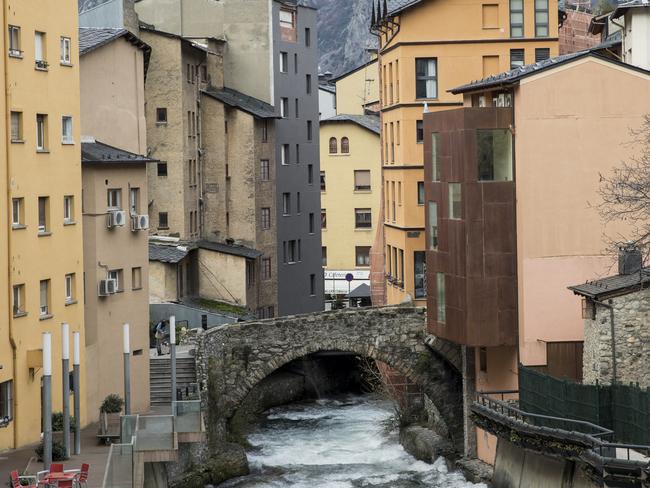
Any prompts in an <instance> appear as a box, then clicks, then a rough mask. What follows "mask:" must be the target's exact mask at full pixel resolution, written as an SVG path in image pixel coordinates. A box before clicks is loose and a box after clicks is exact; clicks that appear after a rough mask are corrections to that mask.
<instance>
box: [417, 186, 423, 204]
mask: <svg viewBox="0 0 650 488" xmlns="http://www.w3.org/2000/svg"><path fill="white" fill-rule="evenodd" d="M418 205H424V181H418Z"/></svg>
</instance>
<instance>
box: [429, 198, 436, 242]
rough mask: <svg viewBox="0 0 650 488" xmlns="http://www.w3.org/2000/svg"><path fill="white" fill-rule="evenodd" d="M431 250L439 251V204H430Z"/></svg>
mask: <svg viewBox="0 0 650 488" xmlns="http://www.w3.org/2000/svg"><path fill="white" fill-rule="evenodd" d="M429 249H430V250H432V251H435V250H436V249H438V204H437V203H436V202H429Z"/></svg>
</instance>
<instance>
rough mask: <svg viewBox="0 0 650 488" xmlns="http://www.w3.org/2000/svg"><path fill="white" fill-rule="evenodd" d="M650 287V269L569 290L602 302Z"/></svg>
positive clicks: (576, 286)
mask: <svg viewBox="0 0 650 488" xmlns="http://www.w3.org/2000/svg"><path fill="white" fill-rule="evenodd" d="M648 286H650V268H643V269H642V270H641V271H638V272H636V273H632V274H629V275H621V274H618V275H615V276H608V277H607V278H602V279H599V280H593V281H587V282H586V283H583V284H581V285H573V286H569V287H568V288H569V290H571V291H573V293H575V294H576V295H581V296H584V297H589V298H594V299H596V300H600V299H601V298H603V297H607V296H613V295H624V294H626V293H631V292H633V291H636V290H642V289H643V288H646V287H648Z"/></svg>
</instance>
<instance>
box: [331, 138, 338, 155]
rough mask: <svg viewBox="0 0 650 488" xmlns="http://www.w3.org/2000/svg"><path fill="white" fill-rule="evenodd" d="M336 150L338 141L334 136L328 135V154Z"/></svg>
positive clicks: (334, 152)
mask: <svg viewBox="0 0 650 488" xmlns="http://www.w3.org/2000/svg"><path fill="white" fill-rule="evenodd" d="M337 152H338V143H337V141H336V137H330V154H336V153H337Z"/></svg>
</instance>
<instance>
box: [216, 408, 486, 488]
mask: <svg viewBox="0 0 650 488" xmlns="http://www.w3.org/2000/svg"><path fill="white" fill-rule="evenodd" d="M391 414H392V412H391V407H390V404H388V403H387V402H385V401H381V400H378V399H376V398H374V397H371V396H354V397H346V398H344V399H337V400H318V401H316V402H311V403H296V404H292V405H289V406H285V407H279V408H275V409H272V410H270V411H269V412H267V415H266V418H265V420H264V421H263V423H262V425H261V426H260V427H259V428H258V429H257V430H256V431H255V432H254V433H253V434H252V435H250V436H249V437H248V441H249V442H250V443H251V445H252V446H254V448H253V449H252V450H251V451H250V452H249V454H248V458H249V461H250V465H251V474H250V476H246V477H244V478H239V479H235V480H231V481H229V482H227V483H224V484H223V485H220V488H221V487H228V488H253V487H255V488H263V487H264V488H271V487H273V488H276V487H277V488H284V487H293V488H362V487H364V488H365V487H373V488H415V487H431V488H437V487H445V488H466V487H484V486H485V485H482V484H479V485H475V484H473V483H470V482H468V481H466V480H465V478H463V476H462V474H461V473H459V472H450V471H448V470H447V468H446V465H445V463H444V461H443V460H442V459H439V460H438V461H437V462H436V463H434V464H427V463H423V462H421V461H418V460H416V459H415V458H413V457H412V456H410V455H409V454H407V453H406V452H405V451H404V449H402V447H401V446H400V444H399V442H398V439H397V434H396V433H394V432H393V433H388V432H386V428H385V424H386V420H388V419H389V418H390V417H391Z"/></svg>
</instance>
